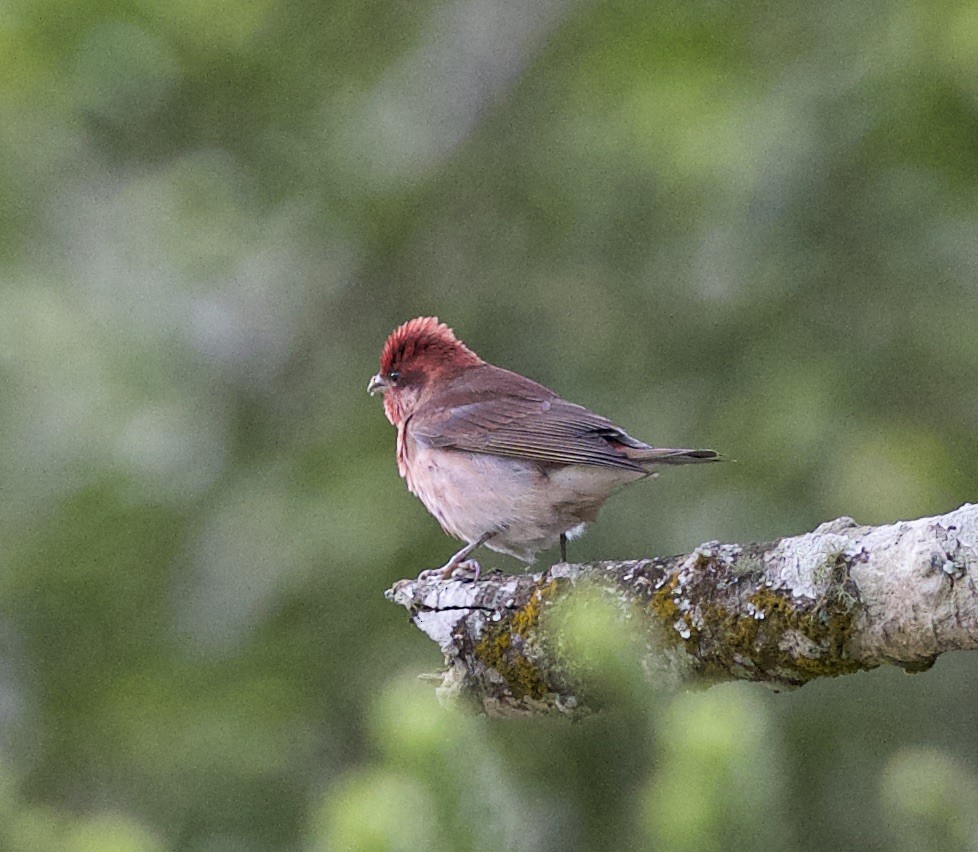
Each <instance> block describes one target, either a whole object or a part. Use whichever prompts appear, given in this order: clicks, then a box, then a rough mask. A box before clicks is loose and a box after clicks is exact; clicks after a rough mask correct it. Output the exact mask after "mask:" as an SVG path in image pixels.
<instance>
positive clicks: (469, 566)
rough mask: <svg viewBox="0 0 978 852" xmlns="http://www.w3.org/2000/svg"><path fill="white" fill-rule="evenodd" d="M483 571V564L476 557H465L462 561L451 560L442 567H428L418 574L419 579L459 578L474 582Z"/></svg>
mask: <svg viewBox="0 0 978 852" xmlns="http://www.w3.org/2000/svg"><path fill="white" fill-rule="evenodd" d="M481 573H482V566H481V565H479V562H478V560H476V559H463V560H462V561H461V562H449V563H448V564H447V565H444V566H442V567H441V568H428V569H427V570H425V571H422V572H421V573H420V574H418V579H419V580H422V581H424V580H459V581H461V582H463V583H465V582H469V583H474V582H475V581H476V580H478V579H479V576H480V575H481Z"/></svg>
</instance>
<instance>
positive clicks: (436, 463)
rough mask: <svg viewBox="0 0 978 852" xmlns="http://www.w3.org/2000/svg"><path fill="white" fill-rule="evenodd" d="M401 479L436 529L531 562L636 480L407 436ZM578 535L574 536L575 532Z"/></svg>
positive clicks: (608, 471) (633, 475)
mask: <svg viewBox="0 0 978 852" xmlns="http://www.w3.org/2000/svg"><path fill="white" fill-rule="evenodd" d="M403 449H404V451H405V458H404V463H403V464H402V466H401V467H402V471H401V472H402V475H404V477H405V479H406V480H407V484H408V488H409V489H410V490H411V492H412V493H414V494H416V495H417V496H418V497H419V498H420V499H421V502H422V503H424V505H425V507H426V508H427V509H428V511H429V512H431V514H432V515H434V516H435V518H437V519H438V522H439V523H440V524H441V526H442V528H443V529H444V530H445V531H446V532H447V533H449V534H450V535H453V536H455V537H456V538H460V539H462V540H463V541H467V542H474V541H477V540H478V539H479V538H481V537H482V536H483V535H484V534H485V533H487V532H493V533H494V535H493V537H492V538H490V539H489V541H487V542H486V547H489V548H491V549H492V550H496V551H499V552H500V553H507V554H509V555H511V556H515V557H516V558H518V559H522V560H523V561H525V562H532V561H534V559H535V558H536V553H537V552H539V551H541V550H545V549H547V548H550V547H554V546H555V545H556V544H557V542H558V540H559V538H560V535H561V534H562V533H567V532H569V531H573V532H575V533H578V534H579V533H580V532H582V531H583V525H584V524H585V523H587V522H589V521H593V520H594V519H595V518H596V517H597V514H598V510H599V509H600V508H601V505H602V504H603V503H604V501H605V500H606V499H607V497H608V495H609V494H610V493H611V492H612V491H613V490H614V489H615V488H617V487H618V486H620V485H623V484H625V483H627V482H631V481H634V480H636V479H640V478H642V476H643V474H638V473H633V472H631V471H622V470H618V469H609V468H601V467H596V466H594V465H574V466H566V467H559V468H550V469H545V468H544V467H543V466H542V465H539V464H537V463H535V462H532V461H524V460H521V459H510V458H504V457H500V456H492V455H487V454H483V453H468V452H460V451H456V450H444V449H433V448H430V447H427V446H424V445H423V444H420V443H418V442H416V441H413V440H412V439H411V438H410V437H408V438H407V439H406V440H405V441H404V446H403ZM577 528H579V529H577Z"/></svg>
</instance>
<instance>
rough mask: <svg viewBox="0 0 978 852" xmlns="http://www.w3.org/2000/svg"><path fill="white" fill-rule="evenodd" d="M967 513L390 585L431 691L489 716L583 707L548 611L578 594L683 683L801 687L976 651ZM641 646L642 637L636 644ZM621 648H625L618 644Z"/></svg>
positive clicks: (977, 592) (662, 673)
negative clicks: (419, 646)
mask: <svg viewBox="0 0 978 852" xmlns="http://www.w3.org/2000/svg"><path fill="white" fill-rule="evenodd" d="M976 583H978V505H970V504H966V505H964V506H962V507H961V508H960V509H957V510H956V511H954V512H950V513H948V514H946V515H942V516H939V517H933V518H921V519H919V520H916V521H906V522H901V523H897V524H891V525H886V526H879V527H868V526H859V525H858V524H856V522H855V521H853V520H852V519H851V518H839V519H838V520H835V521H831V522H829V523H825V524H822V525H821V526H820V527H818V529H816V530H815V531H814V532H811V533H807V534H806V535H801V536H794V537H791V538H783V539H780V540H779V541H775V542H771V543H768V544H745V545H740V544H719V543H717V542H709V543H707V544H704V545H701V546H700V547H698V548H697V549H696V550H694V551H693V552H692V553H690V554H688V555H683V556H673V557H669V558H656V559H642V560H638V561H628V562H599V563H593V564H582V565H571V564H566V563H558V564H556V565H554V566H552V567H551V568H549V569H547V570H545V571H543V572H542V573H538V574H525V575H520V576H508V575H503V574H500V573H498V572H494V573H492V574H489V575H488V576H484V577H483V578H482V579H480V580H478V581H477V582H464V581H460V580H454V579H453V580H441V579H437V578H434V579H421V578H419V579H417V580H401V581H400V582H398V583H396V584H395V585H394V587H393V588H391V589H389V590H388V591H387V597H388V599H389V600H392V601H394V602H395V603H398V604H401V605H402V606H404V607H406V608H407V610H408V612H409V613H410V617H411V620H412V621H413V622H414V624H415V625H416V626H417V627H418V628H420V629H421V630H422V631H423V632H424V633H426V634H427V635H428V636H429V637H431V638H432V639H433V640H435V641H436V642H437V643H438V644H439V646H440V647H441V650H442V651H443V652H444V654H445V660H446V663H447V665H448V669H447V671H446V672H444V673H443V675H441V687H440V689H439V693H440V694H441V695H442V696H455V695H462V696H466V697H468V698H471V699H474V700H475V701H476V702H477V703H478V705H480V706H481V709H482V710H483V711H484V712H486V713H488V714H489V715H520V714H526V715H530V714H545V713H566V714H572V715H574V714H578V713H582V712H587V711H588V710H589V709H591V708H589V707H588V699H587V696H586V690H584V689H582V683H581V679H580V677H579V676H578V674H575V671H574V666H573V665H572V664H570V663H569V662H568V661H567V660H566V659H565V658H564V657H563V656H562V654H561V653H560V647H561V645H562V643H561V642H560V640H559V636H557V637H555V635H554V632H555V631H554V628H553V626H552V624H549V623H548V618H547V616H548V613H549V612H550V611H551V610H553V608H554V607H555V606H558V605H559V604H560V602H561V601H562V600H564V599H566V598H567V597H568V595H569V593H571V592H573V591H574V590H575V589H577V588H579V587H581V586H582V585H592V586H597V587H598V588H601V589H604V590H606V591H608V592H610V593H612V594H613V595H614V598H615V599H616V600H617V601H619V602H623V609H622V613H623V615H626V616H627V615H628V614H629V613H635V612H639V613H641V618H639V619H634V618H631V617H623V618H622V619H621V621H620V622H619V623H618V628H617V629H620V630H621V631H623V634H622V638H623V640H624V639H629V640H634V639H635V637H636V636H639V635H641V636H643V637H644V636H653V637H655V638H654V639H653V640H650V641H648V642H645V645H644V648H645V651H644V659H643V667H644V668H645V670H646V671H647V672H648V673H649V674H650V675H652V676H653V677H655V678H657V679H659V680H662V679H663V678H665V679H666V680H667V681H668V682H671V683H681V682H683V681H687V680H690V679H695V678H709V679H712V680H733V679H739V680H753V681H762V682H766V683H768V684H771V685H773V686H775V687H791V686H800V685H802V684H804V683H807V682H808V681H810V680H813V679H815V678H819V677H832V676H835V675H841V674H848V673H850V672H855V671H864V670H868V669H873V668H875V667H877V666H879V665H882V664H884V663H890V664H894V665H898V666H901V667H903V668H904V669H905V670H906V671H909V672H917V671H924V670H926V669H928V668H930V666H932V665H933V664H934V661H935V660H936V659H937V657H938V655H940V654H942V653H944V652H945V651H952V650H965V649H973V648H976V647H978V585H976ZM643 641H644V640H643ZM623 644H624V643H623Z"/></svg>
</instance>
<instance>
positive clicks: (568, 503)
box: [367, 317, 719, 577]
mask: <svg viewBox="0 0 978 852" xmlns="http://www.w3.org/2000/svg"><path fill="white" fill-rule="evenodd" d="M367 390H368V391H369V392H370V393H371V394H374V393H377V392H381V393H383V394H384V413H385V414H386V415H387V419H388V420H390V422H391V423H392V424H393V425H394V426H396V427H397V469H398V471H399V472H400V474H401V476H402V477H404V479H405V480H406V481H407V486H408V489H409V490H410V491H411V492H412V493H413V494H416V495H417V496H418V497H419V498H421V502H422V503H424V505H425V508H427V509H428V511H429V512H431V514H432V515H434V516H435V517H436V518H437V519H438V522H439V523H440V524H441V526H442V529H443V530H445V532H446V533H448V534H449V535H452V536H455V537H456V538H460V539H462V540H463V541H465V542H466V545H465V547H463V548H462V549H461V550H459V551H458V553H456V554H455V555H454V556H453V557H452V558H451V559H449V560H448V562H447V563H446V564H445V566H444V568H443V569H442V576H443V577H448V576H451V574H452V573H453V571H454V570H455V569H456V568H457V567H459V566H460V565H462V563H463V561H464V560H465V559H466V557H468V556H469V554H470V553H472V551H474V550H475V549H476V548H477V547H480V546H481V545H483V544H484V545H486V547H488V548H490V549H492V550H496V551H499V552H500V553H508V554H509V555H510V556H515V557H516V558H517V559H522V560H523V561H524V562H533V561H534V560H535V558H536V554H537V553H538V552H539V551H541V550H544V549H546V548H549V547H553V546H554V545H555V544H557V543H558V542H559V543H560V556H561V559H562V560H563V561H565V562H566V561H567V539H568V538H571V539H573V538H576V537H577V536H578V535H580V534H581V533H583V531H584V527H585V526H586V524H587V523H588V522H590V521H593V520H594V519H595V518H596V517H597V515H598V510H599V509H600V508H601V506H602V504H603V503H604V501H605V500H606V499H607V498H608V496H609V495H610V494H611V493H612V492H613V491H614V490H615V489H616V488H618V487H619V486H621V485H625V484H627V483H629V482H634V481H636V480H638V479H644V478H646V477H650V476H655V475H656V474H655V472H654V469H655V468H656V467H657V466H658V465H667V464H690V463H695V462H709V461H718V460H719V459H718V456H717V454H716V453H715V452H714V451H713V450H674V449H662V448H659V447H650V446H649V445H648V444H643V443H642V442H641V441H637V440H635V438H633V437H631V436H630V435H628V434H627V433H626V432H624V431H623V430H622V429H619V428H618V427H617V426H615V424H614V423H612V422H611V421H610V420H606V419H605V418H604V417H601V416H600V415H598V414H595V413H594V412H592V411H588V409H586V408H583V407H582V406H580V405H575V404H574V403H572V402H567V401H566V400H563V399H561V398H560V397H559V396H557V394H555V393H554V392H553V391H552V390H549V389H547V388H545V387H543V385H539V384H537V383H536V382H534V381H531V380H530V379H527V378H525V377H523V376H520V375H518V374H517V373H511V372H510V371H509V370H503V369H501V368H500V367H494V366H493V365H492V364H487V363H486V362H485V361H483V360H482V359H481V358H480V357H479V356H478V355H476V354H475V353H474V352H473V351H472V350H471V349H469V348H468V347H467V346H466V345H465V344H464V343H462V342H461V341H460V340H456V339H455V335H454V334H453V332H452V330H451V329H450V328H449V327H448V326H447V325H445V324H443V323H440V322H438V318H437V317H418V318H417V319H413V320H409V321H408V322H406V323H404V324H403V325H402V326H400V327H399V328H397V329H396V330H395V331H394V332H393V333H392V334H391V335H390V337H388V338H387V342H386V343H385V344H384V349H383V352H382V353H381V356H380V372H379V373H377V375H376V376H374V377H373V378H371V379H370V383H369V384H368V385H367ZM476 572H478V567H477V566H476ZM476 576H478V573H476Z"/></svg>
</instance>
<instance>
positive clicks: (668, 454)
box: [626, 447, 723, 467]
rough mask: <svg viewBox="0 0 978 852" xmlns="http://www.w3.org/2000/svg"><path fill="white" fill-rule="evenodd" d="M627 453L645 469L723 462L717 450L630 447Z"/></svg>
mask: <svg viewBox="0 0 978 852" xmlns="http://www.w3.org/2000/svg"><path fill="white" fill-rule="evenodd" d="M626 452H627V454H628V457H629V458H630V459H632V460H633V461H636V462H638V463H639V464H640V465H642V466H643V467H644V466H645V465H660V464H700V463H701V462H717V461H723V459H722V458H721V457H720V454H719V453H718V452H716V451H715V450H672V449H664V448H662V447H647V448H644V449H638V448H633V447H629V448H628V449H627V450H626Z"/></svg>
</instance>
